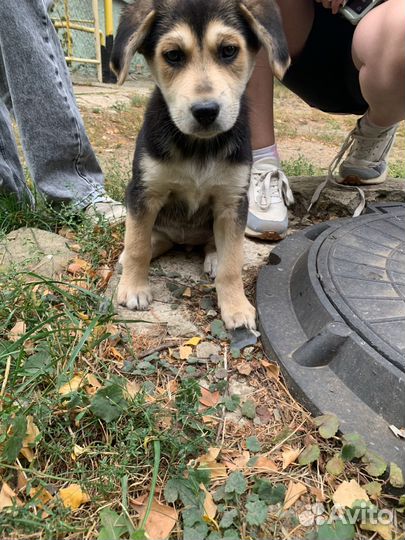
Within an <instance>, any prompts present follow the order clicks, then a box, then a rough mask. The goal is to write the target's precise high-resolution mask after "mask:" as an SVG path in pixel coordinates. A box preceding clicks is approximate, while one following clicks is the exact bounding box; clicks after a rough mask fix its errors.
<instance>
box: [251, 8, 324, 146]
mask: <svg viewBox="0 0 405 540" xmlns="http://www.w3.org/2000/svg"><path fill="white" fill-rule="evenodd" d="M278 4H279V6H280V10H281V15H282V18H283V24H284V31H285V34H286V36H287V42H288V49H289V51H290V55H291V57H292V58H294V56H296V55H297V54H299V53H300V51H301V50H302V49H303V47H304V44H305V42H306V40H307V37H308V34H309V32H310V30H311V27H312V22H313V18H314V7H313V3H312V0H278ZM248 97H249V103H250V125H251V132H252V148H253V149H254V150H256V149H257V148H264V147H266V146H270V145H272V144H274V142H275V135H274V116H273V72H272V70H271V68H270V65H269V62H268V60H267V55H266V53H265V52H264V50H261V51H260V52H259V54H258V56H257V60H256V66H255V69H254V71H253V74H252V77H251V79H250V83H249V85H248Z"/></svg>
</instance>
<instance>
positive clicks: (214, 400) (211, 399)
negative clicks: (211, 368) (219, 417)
mask: <svg viewBox="0 0 405 540" xmlns="http://www.w3.org/2000/svg"><path fill="white" fill-rule="evenodd" d="M200 388H201V397H200V403H201V405H204V406H205V407H215V405H218V402H219V398H220V395H219V392H218V391H215V392H210V391H209V390H207V389H206V388H204V387H203V386H201V387H200Z"/></svg>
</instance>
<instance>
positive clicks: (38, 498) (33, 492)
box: [30, 487, 53, 508]
mask: <svg viewBox="0 0 405 540" xmlns="http://www.w3.org/2000/svg"><path fill="white" fill-rule="evenodd" d="M30 497H31V499H34V498H35V504H36V505H37V506H38V508H43V505H44V504H48V503H49V502H50V501H51V500H52V499H53V497H52V495H51V494H50V493H49V491H48V490H47V489H45V488H44V487H33V488H31V489H30Z"/></svg>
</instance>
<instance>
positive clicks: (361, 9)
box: [340, 0, 385, 24]
mask: <svg viewBox="0 0 405 540" xmlns="http://www.w3.org/2000/svg"><path fill="white" fill-rule="evenodd" d="M384 1H385V0H347V2H346V3H345V5H344V6H342V7H341V8H340V13H341V14H342V15H343V16H344V17H346V19H348V20H349V21H350V22H351V23H352V24H357V23H358V22H359V21H360V20H361V19H362V18H363V17H364V15H367V13H368V12H369V11H371V10H372V9H373V8H374V7H375V6H377V5H378V4H381V3H382V2H384Z"/></svg>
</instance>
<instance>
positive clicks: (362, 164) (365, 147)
mask: <svg viewBox="0 0 405 540" xmlns="http://www.w3.org/2000/svg"><path fill="white" fill-rule="evenodd" d="M360 122H361V120H358V122H357V125H356V127H355V128H354V129H353V130H352V131H351V133H349V135H348V137H347V139H346V141H345V143H344V145H343V147H342V149H341V151H340V153H339V154H340V155H341V156H342V157H343V156H344V154H345V153H346V152H348V155H347V157H346V158H345V159H344V160H343V161H342V162H341V164H340V167H339V175H340V178H339V177H338V178H336V182H337V183H338V184H344V185H347V186H362V185H364V186H367V185H371V184H381V183H382V182H384V180H385V179H386V178H387V174H388V165H387V161H386V158H387V157H388V154H389V151H390V150H391V147H392V145H393V143H394V139H395V133H396V130H397V127H398V126H397V125H395V126H392V127H389V128H387V129H385V130H381V129H378V128H377V129H373V127H367V128H366V129H367V131H365V129H364V128H363V127H362V125H361V123H360ZM373 131H374V133H373Z"/></svg>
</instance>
